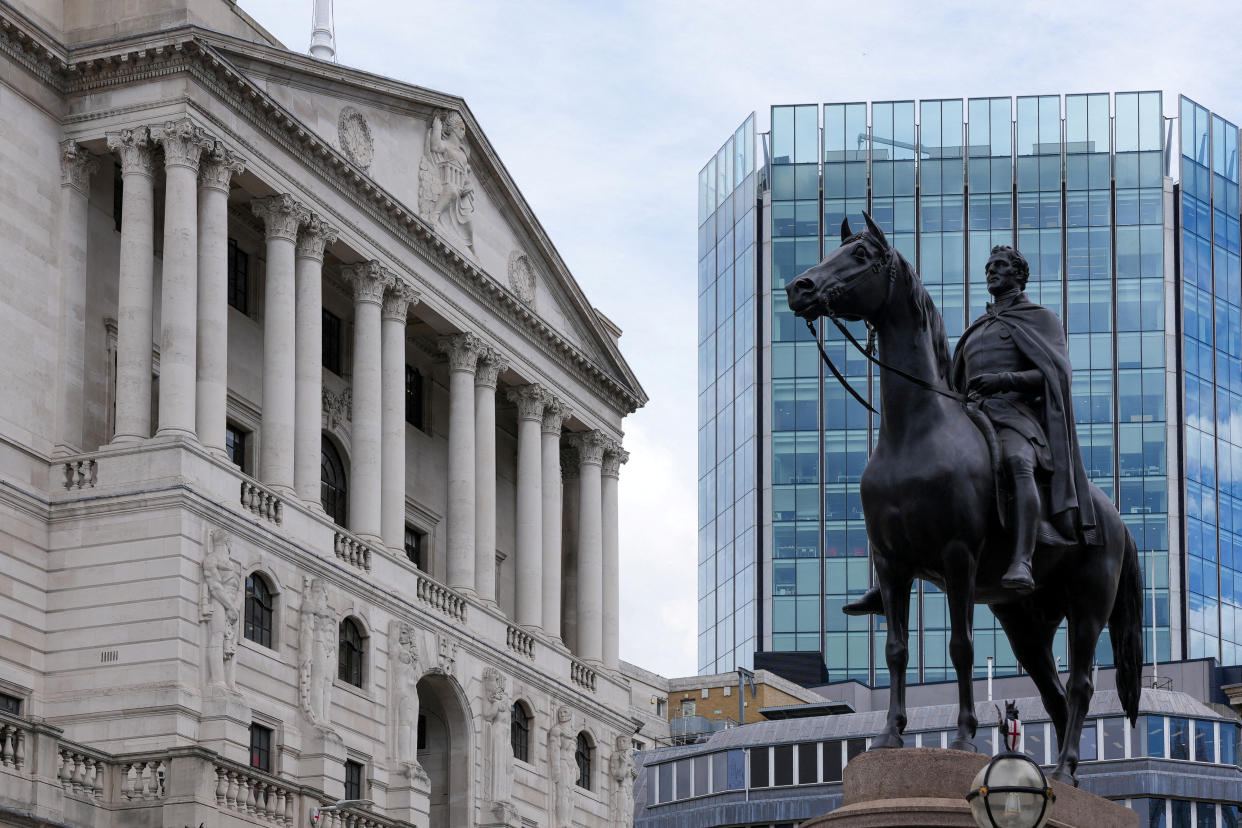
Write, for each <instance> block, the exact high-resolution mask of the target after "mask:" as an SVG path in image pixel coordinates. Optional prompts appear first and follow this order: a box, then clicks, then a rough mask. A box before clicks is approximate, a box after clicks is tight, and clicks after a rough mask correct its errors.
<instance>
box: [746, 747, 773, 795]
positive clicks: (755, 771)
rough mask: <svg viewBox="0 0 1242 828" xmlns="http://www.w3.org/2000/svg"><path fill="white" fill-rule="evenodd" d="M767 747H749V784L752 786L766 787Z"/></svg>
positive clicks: (767, 783) (768, 785)
mask: <svg viewBox="0 0 1242 828" xmlns="http://www.w3.org/2000/svg"><path fill="white" fill-rule="evenodd" d="M768 750H769V749H768V748H766V747H760V748H751V749H750V786H751V787H752V788H768V787H771V785H770V784H769V782H768Z"/></svg>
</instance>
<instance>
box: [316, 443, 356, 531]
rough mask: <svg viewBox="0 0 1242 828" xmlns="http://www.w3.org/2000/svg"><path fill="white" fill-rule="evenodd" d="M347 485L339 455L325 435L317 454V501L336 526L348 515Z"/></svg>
mask: <svg viewBox="0 0 1242 828" xmlns="http://www.w3.org/2000/svg"><path fill="white" fill-rule="evenodd" d="M348 485H349V484H348V481H347V479H346V477H345V464H344V463H342V462H341V455H340V454H339V453H337V450H336V447H335V446H333V445H332V443H331V442H330V441H329V440H328V438H327V437H324V438H322V440H321V442H320V454H319V503H320V505H322V506H323V510H324V511H325V512H327V513H328V517H330V518H332V520H334V521H336V524H337V526H344V525H345V521H346V519H347V518H348V516H349V508H348V504H349V492H348Z"/></svg>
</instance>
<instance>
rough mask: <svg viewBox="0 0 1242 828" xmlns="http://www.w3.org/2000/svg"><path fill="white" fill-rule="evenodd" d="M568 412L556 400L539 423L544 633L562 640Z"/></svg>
mask: <svg viewBox="0 0 1242 828" xmlns="http://www.w3.org/2000/svg"><path fill="white" fill-rule="evenodd" d="M567 417H569V410H568V409H566V408H565V406H564V405H563V404H562V403H561V401H560V400H558V399H556V398H555V397H552V396H549V397H548V398H547V400H546V401H545V402H544V406H543V418H542V419H541V421H540V446H541V454H542V457H541V459H540V471H541V474H540V476H541V477H542V481H541V484H540V496H541V498H542V499H543V504H542V508H541V511H542V513H543V613H542V615H543V631H544V633H545V634H546V635H548V636H549V637H550V638H560V636H561V498H562V496H563V495H562V491H561V425H562V424H563V423H564V422H565V419H566V418H567Z"/></svg>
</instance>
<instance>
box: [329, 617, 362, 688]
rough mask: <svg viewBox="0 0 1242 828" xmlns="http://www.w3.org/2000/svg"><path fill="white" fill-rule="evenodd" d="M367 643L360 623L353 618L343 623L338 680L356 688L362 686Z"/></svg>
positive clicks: (338, 661)
mask: <svg viewBox="0 0 1242 828" xmlns="http://www.w3.org/2000/svg"><path fill="white" fill-rule="evenodd" d="M365 654H366V643H365V640H364V636H363V634H362V629H361V627H359V626H358V622H357V621H355V620H354V619H352V618H346V619H344V620H343V621H341V628H340V647H339V655H338V658H337V673H336V674H337V678H339V679H340V680H341V681H343V682H346V683H348V684H352V685H353V686H354V687H361V686H362V660H363V656H364V655H365Z"/></svg>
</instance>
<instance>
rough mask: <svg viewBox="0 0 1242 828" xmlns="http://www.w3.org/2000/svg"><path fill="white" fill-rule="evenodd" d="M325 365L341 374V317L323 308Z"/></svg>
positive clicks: (333, 371) (335, 372) (338, 374)
mask: <svg viewBox="0 0 1242 828" xmlns="http://www.w3.org/2000/svg"><path fill="white" fill-rule="evenodd" d="M323 367H324V368H327V369H328V370H329V371H331V372H332V373H334V374H336V375H337V376H338V377H339V376H340V375H341V317H339V316H337V315H336V314H335V313H333V312H332V311H330V310H328V309H327V308H324V310H323Z"/></svg>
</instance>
